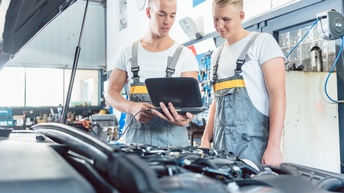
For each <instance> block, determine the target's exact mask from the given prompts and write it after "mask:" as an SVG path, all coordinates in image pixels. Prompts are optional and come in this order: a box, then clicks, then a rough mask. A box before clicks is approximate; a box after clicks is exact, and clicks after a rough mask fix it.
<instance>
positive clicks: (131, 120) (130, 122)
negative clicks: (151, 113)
mask: <svg viewBox="0 0 344 193" xmlns="http://www.w3.org/2000/svg"><path fill="white" fill-rule="evenodd" d="M143 111H145V110H141V111H139V112H137V113H136V114H135V115H134V116H133V118H131V119H130V121H129V123H128V125H127V126H126V127H125V129H124V132H123V133H122V135H121V136H119V137H118V138H117V139H115V141H118V140H119V139H121V137H122V136H123V135H124V134H125V133H126V132H127V130H128V129H129V126H130V125H131V124H132V123H133V120H134V119H135V117H136V115H138V114H139V113H141V112H143Z"/></svg>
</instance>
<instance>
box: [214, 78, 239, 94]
mask: <svg viewBox="0 0 344 193" xmlns="http://www.w3.org/2000/svg"><path fill="white" fill-rule="evenodd" d="M237 87H245V82H244V80H242V79H237V80H227V81H223V82H219V83H216V84H215V85H214V86H213V89H214V91H215V92H216V91H219V90H223V89H228V88H237Z"/></svg>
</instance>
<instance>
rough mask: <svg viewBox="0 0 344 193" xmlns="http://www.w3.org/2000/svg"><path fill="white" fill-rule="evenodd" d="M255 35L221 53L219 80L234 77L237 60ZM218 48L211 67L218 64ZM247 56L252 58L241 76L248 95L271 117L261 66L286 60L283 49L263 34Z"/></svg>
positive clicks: (244, 67) (226, 48)
mask: <svg viewBox="0 0 344 193" xmlns="http://www.w3.org/2000/svg"><path fill="white" fill-rule="evenodd" d="M254 33H257V32H252V33H250V34H249V35H248V36H246V37H245V38H243V39H241V40H240V41H238V42H236V43H235V44H233V45H230V46H226V45H225V46H224V47H223V49H222V52H221V58H220V61H219V66H218V70H217V74H218V79H222V78H228V77H230V76H234V69H235V68H236V60H237V59H238V57H239V55H240V54H241V52H242V50H243V49H244V47H245V46H246V44H247V43H248V42H249V41H250V39H251V37H252V36H253V34H254ZM221 47H222V46H220V47H218V48H217V49H216V50H215V51H214V52H213V54H212V57H211V65H212V67H213V66H214V65H215V63H216V59H217V56H218V52H219V49H220V48H221ZM247 56H248V57H249V58H250V59H249V61H246V62H245V64H244V65H243V66H242V73H241V75H242V76H243V78H244V81H245V86H246V89H247V92H248V95H249V97H250V99H251V101H252V103H253V105H254V106H255V107H256V108H257V109H258V110H259V111H260V112H261V113H263V114H264V115H266V116H268V115H269V96H268V93H267V90H266V87H265V82H264V75H263V72H262V69H261V66H260V65H261V64H263V63H264V62H266V61H268V60H270V59H273V58H276V57H283V58H285V56H284V54H283V52H282V50H281V48H280V47H279V45H278V43H277V42H276V40H275V39H274V38H273V37H272V36H271V35H270V34H268V33H261V34H260V35H259V36H258V37H257V38H256V40H255V41H254V43H253V44H252V45H251V47H250V48H249V49H248V51H247ZM212 67H211V74H210V76H211V80H212V78H213V68H212Z"/></svg>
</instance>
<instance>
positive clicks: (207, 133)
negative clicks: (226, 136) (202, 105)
mask: <svg viewBox="0 0 344 193" xmlns="http://www.w3.org/2000/svg"><path fill="white" fill-rule="evenodd" d="M215 108H216V107H215V102H213V103H212V104H211V105H210V108H209V112H208V119H207V123H206V126H205V129H204V132H203V136H202V141H207V142H209V141H210V140H211V139H212V138H213V136H214V116H215Z"/></svg>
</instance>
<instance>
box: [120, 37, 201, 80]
mask: <svg viewBox="0 0 344 193" xmlns="http://www.w3.org/2000/svg"><path fill="white" fill-rule="evenodd" d="M132 45H133V43H130V44H128V45H126V46H124V47H123V48H122V49H121V50H120V51H119V52H118V54H117V56H116V59H115V68H118V69H121V70H123V71H126V72H127V75H128V80H127V83H129V84H130V83H132V82H133V80H132V77H133V73H132V72H131V57H132V53H131V51H132ZM178 46H179V44H178V43H176V42H175V43H174V44H173V45H172V46H171V47H170V48H169V49H167V50H164V51H161V52H149V51H147V50H146V49H144V48H143V47H142V45H141V43H140V44H139V46H138V55H137V60H138V66H139V68H140V70H139V72H138V74H139V76H140V82H144V81H145V79H146V78H155V77H165V76H166V67H167V60H168V56H171V57H172V56H173V54H174V52H175V50H176V49H177V48H178ZM198 70H199V69H198V62H197V59H196V57H195V55H194V54H193V52H192V51H191V50H190V49H189V48H187V47H185V48H184V49H183V51H182V52H181V54H180V56H179V59H178V62H177V65H176V68H175V72H174V74H173V75H172V76H173V77H179V76H180V75H181V73H182V72H188V71H196V72H198Z"/></svg>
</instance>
